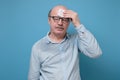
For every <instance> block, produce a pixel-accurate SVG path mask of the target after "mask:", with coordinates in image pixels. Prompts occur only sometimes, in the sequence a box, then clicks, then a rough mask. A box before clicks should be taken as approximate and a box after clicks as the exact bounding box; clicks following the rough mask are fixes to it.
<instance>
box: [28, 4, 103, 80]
mask: <svg viewBox="0 0 120 80" xmlns="http://www.w3.org/2000/svg"><path fill="white" fill-rule="evenodd" d="M48 22H49V25H50V32H49V33H48V34H47V36H45V37H44V38H42V39H41V40H39V41H38V42H36V43H35V44H34V46H33V48H32V54H31V61H30V70H29V76H28V80H81V78H80V73H79V56H78V55H79V53H80V52H82V53H84V54H85V55H86V56H89V57H91V58H95V57H98V56H100V55H101V54H102V51H101V49H100V47H99V45H98V43H97V41H96V39H95V37H94V36H93V35H92V34H91V33H90V32H89V31H88V30H87V29H86V28H85V27H84V25H83V24H81V23H80V20H79V18H78V14H77V13H76V12H74V11H72V10H68V9H67V8H66V7H64V6H62V5H58V6H55V7H54V8H52V9H51V10H50V11H49V14H48ZM70 22H72V23H73V25H74V27H75V30H76V32H77V33H76V34H73V35H70V34H68V33H67V28H68V26H69V24H70Z"/></svg>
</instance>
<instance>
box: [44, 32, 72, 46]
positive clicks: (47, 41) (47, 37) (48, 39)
mask: <svg viewBox="0 0 120 80" xmlns="http://www.w3.org/2000/svg"><path fill="white" fill-rule="evenodd" d="M49 33H50V32H48V33H47V35H46V43H47V44H49V43H54V42H53V41H51V39H50V37H49ZM69 37H70V35H69V34H68V33H66V36H65V38H64V39H63V40H62V41H61V43H62V42H63V41H65V40H66V39H68V38H69Z"/></svg>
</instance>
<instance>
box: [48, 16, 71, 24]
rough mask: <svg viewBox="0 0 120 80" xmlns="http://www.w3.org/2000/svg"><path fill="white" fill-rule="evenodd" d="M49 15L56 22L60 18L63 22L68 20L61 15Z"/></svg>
mask: <svg viewBox="0 0 120 80" xmlns="http://www.w3.org/2000/svg"><path fill="white" fill-rule="evenodd" d="M49 17H51V18H52V19H53V20H54V22H56V23H58V22H59V21H60V19H61V20H62V22H63V23H68V22H69V21H70V19H69V18H63V17H59V16H49Z"/></svg>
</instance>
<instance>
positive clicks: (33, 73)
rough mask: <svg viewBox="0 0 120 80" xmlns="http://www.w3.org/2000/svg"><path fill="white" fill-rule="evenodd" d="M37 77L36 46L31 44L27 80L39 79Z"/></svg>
mask: <svg viewBox="0 0 120 80" xmlns="http://www.w3.org/2000/svg"><path fill="white" fill-rule="evenodd" d="M39 77H40V60H39V55H38V51H37V48H36V47H35V46H33V48H32V53H31V59H30V68H29V73H28V80H39Z"/></svg>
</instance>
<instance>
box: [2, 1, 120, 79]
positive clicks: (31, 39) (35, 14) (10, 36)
mask: <svg viewBox="0 0 120 80" xmlns="http://www.w3.org/2000/svg"><path fill="white" fill-rule="evenodd" d="M57 4H63V5H65V6H67V7H68V8H69V9H72V10H74V11H76V12H78V14H79V17H80V21H81V23H82V24H84V25H85V26H86V28H87V29H89V30H90V31H91V32H92V33H93V34H94V36H95V37H96V38H97V40H98V42H99V44H100V46H101V48H102V51H103V55H102V56H101V57H99V58H97V59H91V58H88V57H86V56H85V55H83V54H80V68H81V71H80V72H81V77H82V80H120V47H119V45H120V42H119V41H120V35H119V34H120V1H119V0H0V80H27V76H28V69H29V60H30V54H31V48H32V45H33V44H34V43H35V42H36V41H37V40H39V39H40V38H42V37H43V36H45V35H46V33H47V32H48V31H49V25H48V22H47V14H48V11H49V9H51V8H52V7H53V6H55V5H57ZM68 31H69V32H74V31H75V30H74V27H73V25H72V24H71V25H70V27H69V30H68Z"/></svg>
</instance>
